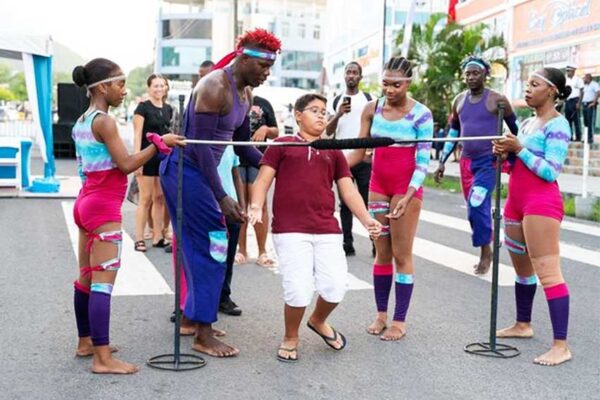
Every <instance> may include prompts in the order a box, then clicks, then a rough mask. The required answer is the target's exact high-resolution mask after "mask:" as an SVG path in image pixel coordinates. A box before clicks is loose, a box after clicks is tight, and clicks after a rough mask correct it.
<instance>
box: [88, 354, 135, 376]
mask: <svg viewBox="0 0 600 400" xmlns="http://www.w3.org/2000/svg"><path fill="white" fill-rule="evenodd" d="M139 370H140V367H138V366H137V365H134V364H130V363H127V362H125V361H121V360H118V359H116V358H112V357H111V358H109V359H108V360H104V361H102V362H100V361H97V360H96V359H94V361H93V362H92V372H93V373H94V374H135V373H136V372H138V371H139Z"/></svg>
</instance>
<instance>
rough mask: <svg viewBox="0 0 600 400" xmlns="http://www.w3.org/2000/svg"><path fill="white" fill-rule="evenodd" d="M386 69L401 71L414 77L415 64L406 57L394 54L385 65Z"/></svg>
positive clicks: (408, 76) (406, 75)
mask: <svg viewBox="0 0 600 400" xmlns="http://www.w3.org/2000/svg"><path fill="white" fill-rule="evenodd" d="M383 69H384V70H385V71H400V72H402V73H403V74H404V76H405V77H407V78H412V69H413V65H412V63H411V62H410V61H408V60H407V59H406V58H405V57H402V56H394V57H392V58H390V59H389V60H388V62H386V63H385V65H384V66H383Z"/></svg>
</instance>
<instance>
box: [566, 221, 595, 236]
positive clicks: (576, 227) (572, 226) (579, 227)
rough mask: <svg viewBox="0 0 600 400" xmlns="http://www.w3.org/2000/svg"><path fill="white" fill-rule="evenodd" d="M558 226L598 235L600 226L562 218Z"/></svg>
mask: <svg viewBox="0 0 600 400" xmlns="http://www.w3.org/2000/svg"><path fill="white" fill-rule="evenodd" d="M560 227H561V228H562V229H566V230H568V231H573V232H578V233H583V234H585V235H592V236H598V237H600V226H592V225H587V224H580V223H578V222H573V221H567V220H563V221H562V222H561V224H560Z"/></svg>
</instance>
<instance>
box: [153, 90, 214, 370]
mask: <svg viewBox="0 0 600 400" xmlns="http://www.w3.org/2000/svg"><path fill="white" fill-rule="evenodd" d="M184 101H185V96H184V95H180V96H179V134H183V103H184ZM190 101H191V100H190ZM176 151H177V217H176V227H175V238H174V239H175V240H173V245H174V247H175V252H176V260H177V261H176V264H175V333H174V340H173V353H172V354H161V355H158V356H154V357H152V358H150V359H148V361H146V364H147V365H148V366H149V367H152V368H156V369H162V370H167V371H176V372H178V371H191V370H194V369H198V368H202V367H204V366H205V365H206V361H205V360H204V358H202V357H200V356H197V355H195V354H185V353H181V351H180V335H179V329H180V326H181V310H180V307H179V293H180V291H181V268H182V265H183V253H182V251H183V250H182V246H181V243H182V226H183V149H181V148H180V149H177V150H176Z"/></svg>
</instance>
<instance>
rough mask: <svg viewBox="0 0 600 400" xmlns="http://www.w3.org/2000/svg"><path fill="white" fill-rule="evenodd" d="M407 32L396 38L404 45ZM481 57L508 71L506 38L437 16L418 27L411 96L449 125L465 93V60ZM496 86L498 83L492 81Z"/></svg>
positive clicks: (412, 52)
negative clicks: (455, 103)
mask: <svg viewBox="0 0 600 400" xmlns="http://www.w3.org/2000/svg"><path fill="white" fill-rule="evenodd" d="M403 37H404V31H401V32H400V33H399V34H398V37H397V38H396V45H400V44H401V43H402V39H403ZM471 54H478V55H480V56H481V57H482V58H484V59H485V60H486V61H488V62H490V63H491V64H500V65H502V66H504V68H506V65H507V60H506V51H505V42H504V38H503V37H502V36H497V35H492V34H490V32H489V30H488V29H487V27H486V26H485V25H483V24H480V25H475V26H469V27H464V26H462V25H460V24H457V23H456V22H449V23H446V14H443V13H437V14H433V15H432V16H431V17H430V19H429V20H428V21H427V23H426V24H425V25H423V26H420V25H414V26H413V31H412V37H411V43H410V49H409V52H408V58H409V60H411V62H413V64H414V65H415V68H414V70H413V71H414V72H416V75H417V79H416V80H415V82H413V83H412V84H411V86H410V89H409V90H410V92H411V95H412V96H413V97H414V98H415V99H417V100H418V101H420V102H422V103H424V104H425V105H427V106H428V107H429V108H430V109H431V111H432V113H433V116H434V120H435V121H436V122H438V123H439V124H440V126H441V127H443V126H445V125H446V121H447V118H448V112H449V110H450V107H451V105H452V100H453V99H454V97H455V96H456V95H457V94H458V93H460V92H461V91H463V90H465V88H466V86H465V84H464V81H463V79H461V76H462V71H461V61H462V60H463V59H464V58H465V57H466V56H468V55H471ZM490 84H492V86H495V85H497V84H498V82H493V79H492V82H490Z"/></svg>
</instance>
